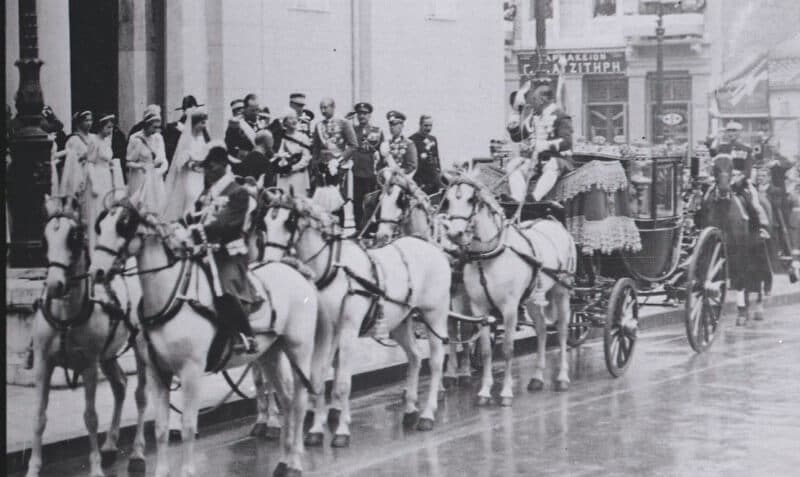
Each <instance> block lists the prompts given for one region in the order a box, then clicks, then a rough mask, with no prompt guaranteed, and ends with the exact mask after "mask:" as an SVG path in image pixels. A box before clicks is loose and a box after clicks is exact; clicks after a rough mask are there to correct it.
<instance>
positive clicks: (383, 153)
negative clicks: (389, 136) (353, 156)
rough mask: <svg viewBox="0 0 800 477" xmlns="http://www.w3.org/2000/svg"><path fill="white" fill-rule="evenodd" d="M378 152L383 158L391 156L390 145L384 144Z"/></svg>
mask: <svg viewBox="0 0 800 477" xmlns="http://www.w3.org/2000/svg"><path fill="white" fill-rule="evenodd" d="M378 152H380V154H381V156H384V157H385V156H388V155H389V145H388V144H386V143H385V142H382V143H381V145H380V146H379V147H378Z"/></svg>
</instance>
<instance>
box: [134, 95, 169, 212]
mask: <svg viewBox="0 0 800 477" xmlns="http://www.w3.org/2000/svg"><path fill="white" fill-rule="evenodd" d="M142 122H143V124H144V127H143V129H142V130H141V131H137V132H136V133H134V134H132V135H131V137H130V140H129V141H128V154H127V164H126V165H127V167H128V195H129V196H130V197H131V200H133V201H135V202H140V203H141V204H142V205H143V206H145V207H146V208H147V209H148V210H150V211H153V212H159V211H161V209H162V208H163V207H164V203H165V201H166V199H167V197H166V192H165V189H164V180H163V179H162V177H163V175H164V172H166V170H167V155H166V152H165V150H164V138H163V137H162V136H161V133H160V132H159V131H160V130H161V117H160V116H159V115H158V114H156V113H155V112H154V111H152V110H150V111H147V112H146V113H145V115H144V119H143V120H142Z"/></svg>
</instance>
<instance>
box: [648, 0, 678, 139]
mask: <svg viewBox="0 0 800 477" xmlns="http://www.w3.org/2000/svg"><path fill="white" fill-rule="evenodd" d="M645 3H649V4H651V5H652V4H655V5H656V16H657V17H656V91H655V93H656V94H655V96H656V98H655V99H656V110H655V114H654V118H653V121H654V123H653V126H654V127H653V136H654V138H653V142H654V143H656V144H661V143H663V142H664V123H663V121H662V115H663V108H664V34H665V33H666V29H665V28H664V5H665V4H666V5H670V6H672V7H673V10H674V9H675V7H677V9H680V8H681V3H682V2H681V1H680V0H650V1H646V2H645Z"/></svg>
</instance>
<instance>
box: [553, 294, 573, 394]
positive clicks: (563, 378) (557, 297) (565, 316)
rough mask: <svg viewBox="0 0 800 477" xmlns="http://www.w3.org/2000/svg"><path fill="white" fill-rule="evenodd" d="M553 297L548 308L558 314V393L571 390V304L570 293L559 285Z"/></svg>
mask: <svg viewBox="0 0 800 477" xmlns="http://www.w3.org/2000/svg"><path fill="white" fill-rule="evenodd" d="M553 290H554V292H555V293H553V295H554V296H553V297H552V299H551V302H550V306H549V307H548V313H552V312H554V313H556V318H557V319H558V349H559V357H560V360H559V365H558V378H556V391H566V390H568V389H569V383H570V380H569V360H568V355H567V352H568V349H567V329H568V327H569V317H570V315H571V313H570V304H569V292H568V291H567V290H566V289H564V288H561V287H560V286H559V285H556V286H555V287H554V289H553Z"/></svg>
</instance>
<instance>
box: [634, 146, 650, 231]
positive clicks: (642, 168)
mask: <svg viewBox="0 0 800 477" xmlns="http://www.w3.org/2000/svg"><path fill="white" fill-rule="evenodd" d="M630 168H631V169H630V183H631V187H632V188H633V194H631V195H632V197H631V201H630V202H631V203H630V205H631V213H632V214H633V216H634V217H638V218H648V217H650V204H651V200H652V185H653V161H652V160H651V159H644V160H641V159H640V160H633V161H631V164H630Z"/></svg>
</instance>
